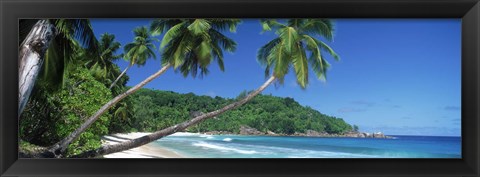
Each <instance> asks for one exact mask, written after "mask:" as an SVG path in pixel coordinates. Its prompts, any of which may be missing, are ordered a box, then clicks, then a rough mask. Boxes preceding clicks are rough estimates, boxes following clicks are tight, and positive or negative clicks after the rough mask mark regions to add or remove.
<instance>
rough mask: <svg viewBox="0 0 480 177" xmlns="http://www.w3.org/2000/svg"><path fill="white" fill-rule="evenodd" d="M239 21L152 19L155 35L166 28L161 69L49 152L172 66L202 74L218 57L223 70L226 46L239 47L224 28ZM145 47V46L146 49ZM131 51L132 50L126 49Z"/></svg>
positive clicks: (61, 149)
mask: <svg viewBox="0 0 480 177" xmlns="http://www.w3.org/2000/svg"><path fill="white" fill-rule="evenodd" d="M238 23H240V20H237V19H173V20H172V19H168V20H167V19H165V20H164V19H160V20H155V21H154V22H152V25H151V29H152V31H153V34H154V35H160V34H162V33H163V32H165V35H164V37H163V39H162V41H161V45H160V46H161V48H162V49H163V50H162V67H161V69H160V70H158V71H157V72H156V73H154V74H152V75H151V76H149V77H148V78H147V79H145V80H143V81H142V82H140V83H139V84H137V85H135V86H133V87H132V88H130V89H129V90H127V91H126V92H125V93H122V94H120V95H118V96H116V97H115V98H113V99H112V100H111V101H109V102H108V103H106V104H105V105H103V106H102V107H101V108H100V109H99V110H98V111H97V112H96V113H95V114H94V115H93V116H91V117H90V118H88V119H87V121H85V123H84V124H82V125H81V126H80V127H79V128H78V129H76V130H75V131H74V132H72V133H71V134H70V135H69V136H67V137H66V138H65V139H63V140H62V141H60V142H58V143H56V144H55V145H53V146H52V147H50V148H49V150H48V151H49V153H50V154H51V155H53V156H54V157H61V156H62V155H63V154H64V153H65V150H66V148H67V147H68V145H69V144H70V143H71V142H73V141H74V140H75V139H76V138H78V136H80V134H81V133H82V132H84V131H85V130H86V129H87V128H88V127H89V126H90V125H91V124H93V123H94V122H95V121H96V120H97V119H98V118H99V117H100V115H102V114H103V113H105V111H107V110H108V109H109V108H110V107H112V106H113V105H115V104H116V103H118V102H119V101H120V100H122V99H123V98H125V97H127V96H128V95H131V94H132V93H135V92H136V91H137V90H138V89H140V88H142V87H143V86H145V85H146V84H147V83H149V82H151V81H152V80H153V79H155V78H157V77H159V76H160V75H162V74H163V73H164V72H165V71H167V70H168V69H169V68H171V67H173V68H174V69H175V70H176V71H177V70H180V72H182V73H183V75H184V77H186V76H188V74H189V73H190V74H191V75H192V76H193V77H195V76H196V75H197V72H200V74H201V75H202V76H203V75H205V74H208V70H207V67H208V65H209V64H210V63H211V61H212V60H217V63H218V65H219V67H220V69H221V70H222V71H223V70H224V66H223V50H226V51H229V52H233V51H234V50H235V49H236V43H235V42H234V41H233V40H232V39H230V38H228V37H226V36H225V35H223V34H222V33H221V31H224V30H226V29H227V28H228V29H229V30H230V32H234V31H235V29H236V26H237V25H238ZM142 51H146V50H145V49H143V50H142ZM132 54H133V53H132ZM128 55H130V54H128V53H127V56H128ZM198 69H200V71H198Z"/></svg>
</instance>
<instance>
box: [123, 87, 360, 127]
mask: <svg viewBox="0 0 480 177" xmlns="http://www.w3.org/2000/svg"><path fill="white" fill-rule="evenodd" d="M246 94H247V92H243V93H241V94H240V95H238V96H237V98H235V99H226V98H222V97H218V96H217V97H215V98H212V97H209V96H198V95H195V94H193V93H188V94H178V93H175V92H170V91H160V90H150V89H142V90H140V91H138V92H137V93H135V94H134V95H132V96H133V97H132V102H133V115H132V118H131V119H130V120H131V122H130V124H129V126H130V127H125V129H128V128H132V129H131V131H155V130H159V129H162V128H166V127H167V126H171V125H173V124H176V123H180V122H182V121H185V120H187V119H189V118H191V116H192V114H199V113H200V112H210V111H214V110H217V109H219V108H220V107H222V106H225V105H227V104H228V103H231V102H233V101H235V100H238V99H240V98H243V97H244V96H245V95H246ZM241 125H247V126H250V127H253V128H256V129H258V130H259V131H262V132H267V131H272V132H275V133H281V134H293V133H295V132H299V133H304V132H305V131H306V130H314V131H318V132H327V133H331V134H341V133H345V132H347V131H351V130H352V126H351V125H349V124H347V123H346V122H345V121H344V120H343V119H340V118H336V117H332V116H328V115H325V114H322V113H320V112H318V111H317V110H314V109H312V108H310V107H304V106H301V105H300V104H299V103H298V102H296V101H295V100H294V99H293V98H288V97H287V98H281V97H275V96H271V95H259V96H257V97H255V98H254V99H253V100H251V101H250V102H248V103H247V104H245V105H244V106H242V107H239V108H238V109H235V110H232V111H229V112H226V113H224V114H222V115H220V116H218V117H216V118H214V119H209V120H206V121H204V122H202V123H200V124H199V125H197V126H194V127H191V128H189V129H188V131H191V132H207V131H228V132H232V133H238V132H239V128H240V126H241Z"/></svg>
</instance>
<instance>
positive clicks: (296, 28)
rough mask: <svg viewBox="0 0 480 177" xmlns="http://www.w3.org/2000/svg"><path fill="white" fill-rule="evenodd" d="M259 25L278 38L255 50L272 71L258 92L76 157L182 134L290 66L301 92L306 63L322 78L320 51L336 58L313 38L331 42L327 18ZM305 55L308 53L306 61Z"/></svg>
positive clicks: (237, 104)
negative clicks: (272, 31) (219, 107)
mask: <svg viewBox="0 0 480 177" xmlns="http://www.w3.org/2000/svg"><path fill="white" fill-rule="evenodd" d="M261 23H262V26H263V28H264V30H266V31H269V30H272V29H275V30H276V34H277V35H278V37H277V38H275V39H273V40H272V41H270V42H268V43H267V44H266V45H264V46H262V47H261V48H260V50H259V51H258V55H257V60H258V61H259V63H261V64H262V65H264V66H265V68H266V69H265V70H266V72H265V73H266V75H267V76H268V75H269V74H270V70H271V69H273V74H272V76H270V77H269V78H268V79H267V81H266V82H265V83H264V84H263V85H261V86H260V87H259V88H258V89H256V90H255V91H253V92H251V93H249V94H248V95H246V96H245V97H244V98H242V99H240V100H239V101H236V102H233V103H231V104H228V105H226V106H224V107H223V108H221V109H219V110H215V111H212V112H209V113H206V114H202V115H198V116H195V117H194V118H192V119H190V120H188V121H185V122H182V123H180V124H176V125H173V126H171V127H168V128H165V129H163V130H160V131H157V132H154V133H152V134H149V135H145V136H143V137H140V138H137V139H133V140H129V141H124V142H122V143H118V144H114V145H107V146H103V147H100V148H98V149H96V150H93V151H87V152H84V153H82V154H80V155H78V157H95V156H100V155H104V154H110V153H115V152H120V151H124V150H127V149H131V148H135V147H139V146H142V145H145V144H147V143H150V142H152V141H155V140H158V139H160V138H162V137H165V136H168V135H171V134H173V133H175V132H179V131H183V130H185V129H186V128H188V127H190V126H193V125H195V124H197V123H200V122H202V121H203V120H205V119H208V118H213V117H215V116H218V115H220V114H222V113H224V112H226V111H228V110H231V109H235V108H238V107H240V106H242V105H243V104H245V103H247V102H248V101H249V100H251V99H253V98H254V97H255V96H256V95H258V94H260V93H261V92H262V91H263V90H265V89H266V88H267V87H268V86H269V85H270V84H272V83H273V82H274V81H279V83H280V84H282V83H283V78H284V76H285V75H286V74H287V73H288V71H289V70H290V66H293V69H294V70H295V75H296V76H297V83H298V84H299V85H300V86H301V88H302V89H305V88H306V86H307V85H308V63H310V65H311V69H312V70H313V72H314V73H315V74H316V76H317V78H319V79H326V75H325V74H326V71H327V69H328V67H329V64H328V62H327V61H326V60H325V58H324V57H323V55H322V53H321V52H323V51H326V52H327V53H329V54H330V55H332V56H333V57H334V58H335V59H337V60H338V59H339V57H338V55H337V54H336V53H335V52H334V51H333V50H332V48H330V47H329V46H328V45H327V44H325V43H324V42H322V41H321V40H319V39H317V38H316V37H323V38H325V39H327V40H333V31H334V30H333V24H332V22H331V21H330V20H328V19H290V20H287V22H286V23H287V24H283V23H280V22H277V21H276V20H262V21H261ZM172 29H173V28H172ZM167 34H168V33H167ZM307 53H309V54H310V57H308V58H307Z"/></svg>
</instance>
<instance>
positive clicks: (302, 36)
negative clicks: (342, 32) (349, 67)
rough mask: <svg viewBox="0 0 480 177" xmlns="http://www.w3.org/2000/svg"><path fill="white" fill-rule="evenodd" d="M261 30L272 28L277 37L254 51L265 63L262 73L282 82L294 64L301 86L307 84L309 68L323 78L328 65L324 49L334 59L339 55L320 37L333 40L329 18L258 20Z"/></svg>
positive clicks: (262, 62)
mask: <svg viewBox="0 0 480 177" xmlns="http://www.w3.org/2000/svg"><path fill="white" fill-rule="evenodd" d="M260 22H261V24H262V27H263V30H264V31H271V30H275V33H276V34H277V35H278V37H277V38H275V39H273V40H271V41H270V42H268V43H267V44H265V45H264V46H262V47H261V48H260V49H259V51H258V53H257V60H258V62H259V63H260V64H262V65H263V66H265V74H266V75H267V76H268V75H270V71H271V70H273V76H274V77H275V78H277V79H278V81H279V82H280V84H282V83H283V80H284V76H285V75H286V74H288V72H289V70H290V67H291V66H293V70H294V71H295V75H296V76H297V83H298V84H299V85H300V87H301V88H302V89H305V88H306V87H307V85H308V77H309V76H308V72H309V70H308V68H309V64H310V66H311V67H310V68H311V70H312V71H313V72H314V73H315V75H316V76H317V78H318V79H321V80H325V79H326V71H327V69H328V68H329V66H330V64H329V63H328V62H327V60H326V59H325V57H324V54H323V53H324V52H327V53H328V54H330V55H331V56H332V57H333V58H334V59H335V60H339V56H338V55H337V54H336V53H335V51H333V49H332V48H331V47H330V46H328V45H327V44H326V43H324V42H323V41H321V40H320V38H323V39H326V40H327V41H333V33H334V29H333V23H332V21H331V20H329V19H289V20H286V22H283V23H282V22H279V21H277V20H261V21H260Z"/></svg>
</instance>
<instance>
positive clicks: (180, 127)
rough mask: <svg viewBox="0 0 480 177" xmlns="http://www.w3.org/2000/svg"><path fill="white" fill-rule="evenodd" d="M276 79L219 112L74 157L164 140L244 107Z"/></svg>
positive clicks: (270, 79) (118, 150) (272, 78)
mask: <svg viewBox="0 0 480 177" xmlns="http://www.w3.org/2000/svg"><path fill="white" fill-rule="evenodd" d="M275 79H276V78H275V76H271V77H270V78H269V79H268V80H267V81H266V82H265V83H264V84H263V85H262V86H260V87H259V88H258V89H257V90H255V91H254V92H252V93H250V94H248V95H247V96H246V97H245V98H243V99H241V100H239V101H236V102H234V103H231V104H229V105H227V106H225V107H223V108H221V109H219V110H216V111H212V112H209V113H206V114H202V115H200V116H196V117H195V118H193V119H190V120H188V121H185V122H182V123H180V124H177V125H174V126H171V127H168V128H165V129H163V130H160V131H157V132H154V133H152V134H149V135H145V136H142V137H140V138H136V139H132V140H129V141H124V142H121V143H118V144H114V145H107V146H103V147H100V148H98V149H96V150H92V151H87V152H84V153H82V154H79V155H77V156H74V157H79V158H86V157H97V156H101V155H106V154H111V153H115V152H120V151H125V150H128V149H132V148H136V147H139V146H142V145H145V144H147V143H150V142H152V141H155V140H158V139H160V138H163V137H165V136H168V135H171V134H174V133H175V132H179V131H183V130H185V129H186V128H188V127H190V126H193V125H196V124H198V123H200V122H201V121H203V120H206V119H208V118H212V117H215V116H217V115H220V114H222V113H224V112H226V111H228V110H231V109H235V108H238V107H240V106H242V105H243V104H245V103H246V102H248V101H250V100H251V99H252V98H253V97H255V96H256V95H258V94H260V93H261V92H262V91H263V90H265V89H266V88H267V87H268V86H269V85H270V84H271V83H272V82H273V81H275Z"/></svg>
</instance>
